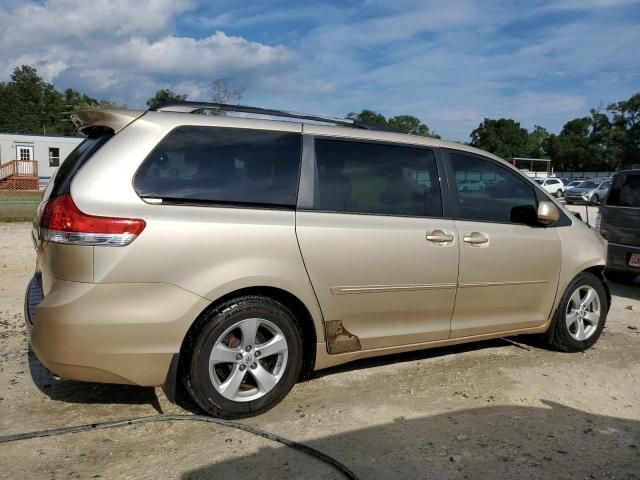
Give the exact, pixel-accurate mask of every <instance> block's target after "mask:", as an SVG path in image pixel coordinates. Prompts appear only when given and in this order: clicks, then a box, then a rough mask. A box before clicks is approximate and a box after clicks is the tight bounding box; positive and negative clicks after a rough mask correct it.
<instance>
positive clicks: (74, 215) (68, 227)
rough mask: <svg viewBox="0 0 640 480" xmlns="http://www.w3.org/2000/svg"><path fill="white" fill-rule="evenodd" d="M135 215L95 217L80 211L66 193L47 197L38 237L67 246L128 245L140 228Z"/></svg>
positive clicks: (143, 222)
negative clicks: (127, 216)
mask: <svg viewBox="0 0 640 480" xmlns="http://www.w3.org/2000/svg"><path fill="white" fill-rule="evenodd" d="M145 226H146V223H145V221H144V220H140V219H137V218H118V217H99V216H96V215H88V214H86V213H83V212H82V211H80V209H79V208H78V207H77V206H76V204H75V203H74V202H73V199H72V198H71V195H70V194H65V195H60V196H59V197H55V198H53V199H50V200H49V201H48V202H47V203H46V205H45V207H44V210H43V212H42V216H41V217H40V238H41V239H42V240H45V241H49V242H54V243H64V244H71V245H106V246H114V247H121V246H124V245H129V244H130V243H131V242H133V240H135V238H136V237H137V236H138V235H140V232H142V230H144V227H145Z"/></svg>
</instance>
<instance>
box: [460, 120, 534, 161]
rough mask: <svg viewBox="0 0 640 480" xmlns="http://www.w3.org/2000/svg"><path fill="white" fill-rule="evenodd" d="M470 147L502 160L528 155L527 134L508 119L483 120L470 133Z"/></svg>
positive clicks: (517, 124)
mask: <svg viewBox="0 0 640 480" xmlns="http://www.w3.org/2000/svg"><path fill="white" fill-rule="evenodd" d="M471 145H473V146H474V147H477V148H481V149H483V150H487V151H488V152H491V153H493V154H495V155H498V156H499V157H503V158H510V157H526V156H527V155H529V153H530V152H529V147H530V143H529V132H528V131H527V129H526V128H523V127H521V126H520V123H518V122H516V121H515V120H512V119H510V118H500V119H498V120H494V119H491V118H485V119H484V121H483V122H482V123H481V124H480V125H479V126H478V128H476V129H475V130H474V131H473V132H471Z"/></svg>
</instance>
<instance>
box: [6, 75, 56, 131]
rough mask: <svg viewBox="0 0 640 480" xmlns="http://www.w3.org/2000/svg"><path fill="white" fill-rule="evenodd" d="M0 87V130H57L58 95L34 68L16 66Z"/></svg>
mask: <svg viewBox="0 0 640 480" xmlns="http://www.w3.org/2000/svg"><path fill="white" fill-rule="evenodd" d="M0 90H1V91H2V93H1V95H0V99H1V102H0V131H9V132H22V133H55V134H57V133H61V130H62V127H61V125H60V119H61V115H62V109H63V100H62V95H61V94H60V93H59V92H58V91H56V89H55V88H54V86H53V85H52V84H50V83H48V82H45V81H44V80H43V79H42V78H41V77H40V76H39V75H38V73H37V71H36V69H35V68H33V67H30V66H28V65H22V66H20V67H16V68H15V69H14V71H13V73H12V74H11V79H10V81H9V82H6V83H2V84H0Z"/></svg>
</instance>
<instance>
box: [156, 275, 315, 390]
mask: <svg viewBox="0 0 640 480" xmlns="http://www.w3.org/2000/svg"><path fill="white" fill-rule="evenodd" d="M245 295H257V296H264V297H269V298H272V299H274V300H276V301H278V302H279V303H282V304H283V305H284V306H285V307H287V308H288V309H289V310H291V313H292V314H293V316H294V318H295V319H296V321H297V322H298V325H299V327H300V330H301V335H302V351H303V363H302V371H301V377H305V376H307V375H309V374H310V373H311V372H313V370H314V367H315V359H316V348H317V341H318V339H317V334H316V326H315V323H314V319H313V316H312V315H311V312H310V310H309V308H308V307H307V306H306V305H305V304H304V302H303V301H302V300H300V299H299V298H298V297H297V296H296V295H294V294H292V293H291V292H288V291H286V290H283V289H281V288H277V287H271V286H255V287H245V288H240V289H237V290H234V291H231V292H228V293H226V294H225V295H223V296H221V297H219V298H217V299H216V300H214V301H213V302H211V303H210V304H209V305H208V306H207V307H206V308H205V309H204V310H203V311H202V312H200V314H199V315H198V316H197V317H196V319H195V320H194V321H193V323H192V324H191V325H190V327H189V329H188V330H187V332H186V334H185V335H184V338H183V339H182V343H181V346H180V351H179V353H177V354H175V355H174V358H173V360H172V362H171V367H170V368H169V372H168V375H167V380H166V381H165V391H166V393H167V397H169V399H170V400H172V401H173V400H174V399H175V389H176V388H179V386H178V383H179V382H178V378H180V377H181V376H182V375H183V374H184V372H185V371H186V370H185V369H188V368H189V359H190V357H191V355H190V349H191V348H192V345H193V342H194V340H195V338H196V335H197V332H198V330H199V329H200V328H201V326H202V324H203V323H202V322H203V321H204V320H203V318H204V314H205V313H206V312H209V311H211V310H213V309H215V308H216V307H218V306H219V305H221V304H223V303H224V302H226V301H228V300H231V299H233V298H238V297H241V296H245ZM172 390H173V391H172ZM172 397H173V398H172Z"/></svg>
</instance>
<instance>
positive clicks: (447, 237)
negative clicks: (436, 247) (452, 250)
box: [427, 229, 453, 243]
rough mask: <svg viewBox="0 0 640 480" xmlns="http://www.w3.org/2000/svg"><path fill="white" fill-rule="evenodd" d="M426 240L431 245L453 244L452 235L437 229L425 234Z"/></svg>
mask: <svg viewBox="0 0 640 480" xmlns="http://www.w3.org/2000/svg"><path fill="white" fill-rule="evenodd" d="M427 240H429V241H430V242H433V243H448V242H453V235H452V234H450V233H447V232H445V231H444V230H439V229H438V230H434V231H433V232H431V233H427Z"/></svg>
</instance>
